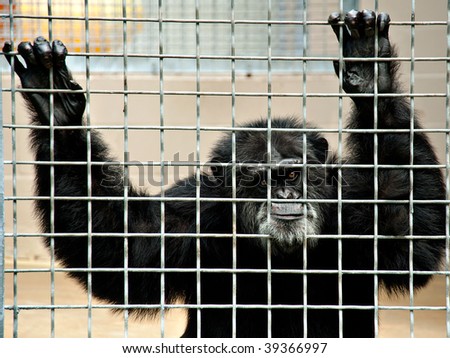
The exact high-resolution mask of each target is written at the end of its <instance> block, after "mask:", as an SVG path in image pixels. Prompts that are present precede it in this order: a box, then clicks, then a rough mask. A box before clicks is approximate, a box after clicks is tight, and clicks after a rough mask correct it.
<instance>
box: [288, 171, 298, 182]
mask: <svg viewBox="0 0 450 358" xmlns="http://www.w3.org/2000/svg"><path fill="white" fill-rule="evenodd" d="M298 176H299V173H298V172H290V173H289V174H288V179H289V181H293V180H296V179H297V178H298Z"/></svg>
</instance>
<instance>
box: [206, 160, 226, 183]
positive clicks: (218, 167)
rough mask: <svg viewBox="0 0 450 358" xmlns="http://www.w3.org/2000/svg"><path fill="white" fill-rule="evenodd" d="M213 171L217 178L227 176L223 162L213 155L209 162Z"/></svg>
mask: <svg viewBox="0 0 450 358" xmlns="http://www.w3.org/2000/svg"><path fill="white" fill-rule="evenodd" d="M207 165H208V166H209V169H210V171H211V174H212V175H213V176H214V178H215V179H221V180H223V179H224V176H225V167H224V166H223V165H222V162H221V161H220V159H219V158H218V157H213V158H211V160H210V161H209V162H208V164H207Z"/></svg>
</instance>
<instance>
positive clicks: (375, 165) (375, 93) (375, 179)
mask: <svg viewBox="0 0 450 358" xmlns="http://www.w3.org/2000/svg"><path fill="white" fill-rule="evenodd" d="M374 5H375V6H374V7H375V13H376V14H378V0H376V1H375V4H374ZM378 35H379V34H378V26H375V36H374V41H375V43H374V52H375V54H374V57H375V58H378ZM373 66H374V67H373V71H374V76H373V128H374V130H375V131H374V134H373V188H374V190H373V195H374V199H375V200H377V199H378V133H377V129H378V69H379V65H378V61H375V62H374V65H373ZM378 214H379V212H378V204H374V206H373V225H374V227H373V270H374V274H373V292H374V293H373V296H374V297H373V302H374V316H373V321H374V332H375V337H378V334H379V332H378V313H379V309H378V305H379V302H378V300H379V299H378V286H379V283H378V275H377V274H376V273H375V272H376V271H377V270H378V243H379V241H378V219H379V215H378Z"/></svg>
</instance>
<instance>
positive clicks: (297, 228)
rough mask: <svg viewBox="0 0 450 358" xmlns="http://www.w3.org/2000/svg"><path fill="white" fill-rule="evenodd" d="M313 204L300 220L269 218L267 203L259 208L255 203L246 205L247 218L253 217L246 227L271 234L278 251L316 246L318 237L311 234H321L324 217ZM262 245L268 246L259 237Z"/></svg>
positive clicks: (290, 250)
mask: <svg viewBox="0 0 450 358" xmlns="http://www.w3.org/2000/svg"><path fill="white" fill-rule="evenodd" d="M318 212H319V210H315V209H314V207H313V206H311V205H308V207H307V216H305V217H302V218H300V219H298V220H282V219H277V218H274V217H272V216H271V217H270V218H268V212H267V205H265V204H264V205H261V206H260V208H259V210H257V207H255V205H245V204H244V207H243V213H242V215H244V216H245V217H247V218H253V220H252V221H251V223H249V224H248V225H247V227H246V229H247V230H248V231H249V232H254V233H258V234H262V235H269V236H270V237H271V238H272V243H273V249H274V250H275V251H278V252H286V253H289V252H293V251H295V250H299V249H300V248H301V246H302V245H308V247H314V246H315V245H316V244H317V241H318V239H317V238H310V237H309V236H310V235H318V234H320V229H321V227H322V222H323V218H322V217H321V216H320V215H319V214H318ZM259 240H260V243H261V246H262V247H264V248H265V247H266V241H267V240H266V239H265V238H261V239H259Z"/></svg>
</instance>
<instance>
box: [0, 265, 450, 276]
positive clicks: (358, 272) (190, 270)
mask: <svg viewBox="0 0 450 358" xmlns="http://www.w3.org/2000/svg"><path fill="white" fill-rule="evenodd" d="M49 272H55V273H57V272H58V273H71V272H79V273H95V272H140V273H144V272H147V273H197V272H200V273H232V274H238V273H255V274H256V273H263V274H267V273H268V272H271V273H279V274H294V275H311V274H323V275H327V274H332V275H334V274H341V273H342V274H345V275H411V274H412V275H443V276H445V275H448V274H450V271H419V270H414V271H408V270H345V269H343V270H338V269H336V270H318V269H306V270H302V269H270V270H269V269H241V268H236V269H231V268H230V269H224V268H221V269H214V268H198V269H197V268H132V267H127V268H118V267H111V268H104V267H102V268H55V269H50V268H27V269H17V268H16V269H5V273H7V274H16V273H49Z"/></svg>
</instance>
